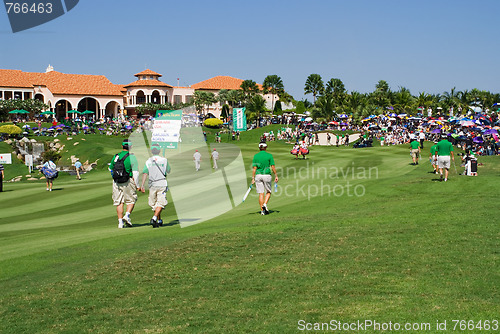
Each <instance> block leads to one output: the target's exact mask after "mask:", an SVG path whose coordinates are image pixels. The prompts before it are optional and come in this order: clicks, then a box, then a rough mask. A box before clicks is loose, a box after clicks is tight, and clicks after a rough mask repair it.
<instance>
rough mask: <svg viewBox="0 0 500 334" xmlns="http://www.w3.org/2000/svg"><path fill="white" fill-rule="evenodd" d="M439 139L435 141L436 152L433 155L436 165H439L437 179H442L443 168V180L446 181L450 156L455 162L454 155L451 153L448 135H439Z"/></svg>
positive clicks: (451, 146) (451, 148)
mask: <svg viewBox="0 0 500 334" xmlns="http://www.w3.org/2000/svg"><path fill="white" fill-rule="evenodd" d="M441 138H442V139H441V141H440V142H439V143H437V147H436V153H434V156H436V157H437V159H438V167H439V174H440V177H439V179H440V180H441V181H442V180H443V169H444V170H445V171H444V180H445V181H448V171H449V170H450V156H451V158H452V159H453V162H455V156H454V155H453V145H452V144H451V143H450V142H449V141H448V137H447V136H446V135H443V136H442V137H441Z"/></svg>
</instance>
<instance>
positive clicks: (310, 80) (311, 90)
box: [304, 74, 325, 103]
mask: <svg viewBox="0 0 500 334" xmlns="http://www.w3.org/2000/svg"><path fill="white" fill-rule="evenodd" d="M324 89H325V87H324V84H323V79H321V75H319V74H311V75H309V76H308V77H307V80H306V85H305V87H304V93H305V94H312V95H313V99H314V103H316V96H318V95H319V94H323V90H324Z"/></svg>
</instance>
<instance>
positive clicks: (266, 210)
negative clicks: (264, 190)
mask: <svg viewBox="0 0 500 334" xmlns="http://www.w3.org/2000/svg"><path fill="white" fill-rule="evenodd" d="M262 211H264V214H266V215H268V214H269V210H268V209H267V204H265V203H264V204H262Z"/></svg>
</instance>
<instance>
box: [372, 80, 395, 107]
mask: <svg viewBox="0 0 500 334" xmlns="http://www.w3.org/2000/svg"><path fill="white" fill-rule="evenodd" d="M391 94H392V93H391V90H390V89H389V84H388V83H387V81H385V80H379V82H378V83H377V84H376V85H375V91H374V92H373V93H371V95H370V99H371V102H372V103H373V104H374V105H375V106H376V108H377V109H378V110H380V113H382V114H383V113H384V112H385V111H386V110H387V108H388V107H390V106H391Z"/></svg>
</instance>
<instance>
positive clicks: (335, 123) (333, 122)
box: [328, 121, 339, 125]
mask: <svg viewBox="0 0 500 334" xmlns="http://www.w3.org/2000/svg"><path fill="white" fill-rule="evenodd" d="M328 124H333V125H338V124H339V123H338V122H335V121H331V122H330V123H328Z"/></svg>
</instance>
